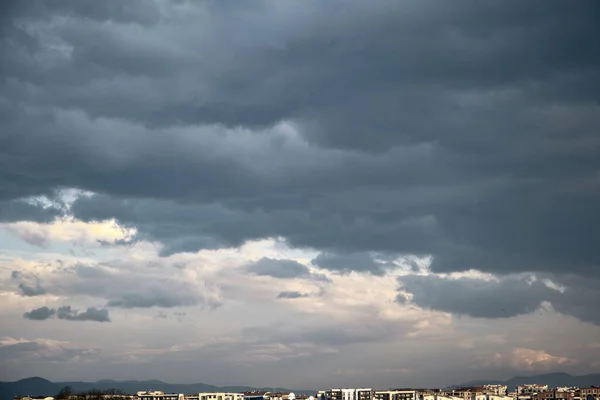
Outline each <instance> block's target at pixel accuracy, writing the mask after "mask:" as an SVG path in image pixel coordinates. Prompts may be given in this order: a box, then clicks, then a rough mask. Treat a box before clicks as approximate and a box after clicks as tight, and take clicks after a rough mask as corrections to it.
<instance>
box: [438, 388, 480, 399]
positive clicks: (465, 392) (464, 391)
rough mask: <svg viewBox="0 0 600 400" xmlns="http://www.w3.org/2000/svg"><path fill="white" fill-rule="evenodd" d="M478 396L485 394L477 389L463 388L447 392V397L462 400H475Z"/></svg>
mask: <svg viewBox="0 0 600 400" xmlns="http://www.w3.org/2000/svg"><path fill="white" fill-rule="evenodd" d="M478 394H483V392H482V391H481V390H480V388H477V387H463V388H457V389H453V390H451V391H448V392H446V396H449V397H459V398H461V399H462V400H475V396H477V395H478Z"/></svg>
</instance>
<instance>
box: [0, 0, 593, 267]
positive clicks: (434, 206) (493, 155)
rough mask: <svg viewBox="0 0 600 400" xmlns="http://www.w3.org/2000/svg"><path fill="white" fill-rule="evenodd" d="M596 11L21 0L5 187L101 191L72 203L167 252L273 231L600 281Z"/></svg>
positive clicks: (12, 43)
mask: <svg viewBox="0 0 600 400" xmlns="http://www.w3.org/2000/svg"><path fill="white" fill-rule="evenodd" d="M179 7H184V8H179ZM598 10H599V8H598V6H597V5H596V4H593V5H592V4H591V3H578V4H577V5H575V6H573V5H571V4H570V5H569V6H566V5H564V4H562V3H560V2H553V1H550V2H532V3H529V4H525V5H523V4H522V2H518V1H505V2H502V3H500V4H490V3H483V4H473V3H472V2H459V3H458V4H455V3H453V4H452V5H451V6H450V5H444V6H441V7H440V5H439V4H438V3H437V2H432V1H422V2H418V3H415V4H412V3H411V4H407V3H402V2H400V3H395V2H382V3H378V4H377V5H371V6H369V7H366V6H364V4H362V2H360V1H344V2H337V1H336V2H332V3H329V4H327V5H323V4H322V3H321V2H310V1H309V2H301V3H298V2H285V3H282V5H281V6H278V7H273V6H272V4H271V3H269V2H257V3H252V5H235V4H233V3H228V4H227V5H216V4H204V3H202V4H200V3H198V4H195V3H191V2H190V3H186V4H185V5H184V6H182V5H173V7H171V8H164V9H159V8H155V7H154V5H152V4H151V5H147V3H146V2H133V3H132V4H131V5H127V6H123V5H118V4H117V3H106V4H103V3H100V2H99V3H98V4H97V5H94V6H93V7H87V6H82V5H79V4H76V3H74V2H52V3H49V4H48V5H44V6H40V5H37V6H32V5H28V4H26V3H23V4H22V5H21V4H19V6H18V7H13V8H11V10H10V13H9V15H10V16H9V17H5V18H8V19H9V20H10V21H14V22H18V23H15V24H6V25H7V26H12V28H10V29H5V30H3V32H2V36H1V37H0V40H1V44H0V52H1V53H0V56H2V55H4V56H3V57H2V59H3V60H4V59H6V60H7V62H6V63H3V66H2V70H1V71H0V72H1V73H2V74H3V76H4V77H5V79H4V80H3V81H2V82H3V83H2V92H3V93H5V95H4V98H5V99H6V100H5V101H3V102H2V103H1V104H0V120H2V128H3V129H2V130H1V132H2V134H1V136H0V141H1V143H2V146H1V148H2V153H1V155H2V160H3V161H4V162H3V163H2V164H1V165H2V172H3V174H2V175H1V178H0V179H1V181H0V198H2V199H6V201H12V200H14V199H18V198H22V197H26V196H31V195H35V194H41V193H50V192H51V191H52V190H54V189H56V188H62V187H75V188H80V189H86V190H91V191H93V192H97V193H101V194H102V195H98V196H93V197H91V198H87V197H86V198H80V199H79V200H78V201H76V203H75V204H74V205H73V208H72V213H73V214H74V215H75V216H76V217H77V218H80V219H82V220H85V221H90V220H98V219H110V218H116V219H117V220H118V221H119V222H121V223H123V224H124V225H128V226H136V228H138V236H137V237H136V240H144V239H148V240H153V241H159V242H161V243H163V245H164V247H163V248H162V254H163V255H165V256H167V255H170V254H174V253H178V252H193V251H197V250H199V249H212V248H220V247H231V246H239V245H240V244H243V243H244V242H245V241H247V240H252V239H261V238H266V237H282V238H284V239H285V240H286V243H288V244H289V245H291V246H295V247H309V248H313V249H317V250H322V251H324V252H325V253H326V254H348V253H357V254H361V253H366V252H384V253H385V252H389V253H393V254H414V255H433V256H434V262H433V264H432V266H431V269H432V270H433V271H437V272H448V271H462V270H467V269H471V268H473V269H479V270H484V271H490V272H494V273H500V274H507V273H513V272H522V271H531V270H534V271H536V272H541V271H551V272H554V273H559V274H560V273H562V272H564V271H565V266H566V265H568V266H569V271H570V272H573V273H575V274H578V275H580V276H596V277H597V276H598V268H596V265H598V262H600V249H599V248H598V246H596V245H595V241H594V238H595V237H597V236H598V227H599V226H600V205H599V203H598V201H597V196H598V193H599V192H598V185H597V176H596V171H597V170H598V169H599V168H600V156H599V154H598V139H597V134H596V132H597V126H598V123H599V122H600V121H599V120H598V113H597V100H598V93H600V86H599V83H598V82H600V79H598V78H599V73H598V70H599V68H598V67H599V66H600V59H599V57H598V52H597V51H596V49H595V47H594V43H593V41H589V40H588V38H589V37H595V36H598V35H597V33H598V32H597V29H598V24H597V23H596V20H597V18H596V17H597V16H598ZM161 12H164V13H165V14H162V15H160V13H161ZM157 13H158V14H159V15H158V17H157ZM61 15H62V16H70V18H55V19H52V21H54V22H53V23H52V24H50V23H49V21H50V20H51V18H52V17H53V16H61ZM106 19H111V20H112V23H111V25H110V27H108V26H107V25H106V24H102V23H101V22H102V21H105V20H106ZM204 19H206V20H210V21H211V23H210V24H208V23H207V24H198V23H197V21H198V20H204ZM564 21H568V22H564ZM59 22H60V23H59ZM130 22H135V23H138V24H143V25H144V28H143V29H144V32H145V35H138V34H135V33H134V32H137V31H136V29H138V28H139V27H132V24H131V23H130ZM20 27H26V28H27V27H28V28H31V29H25V28H23V29H21V28H20ZM42 32H43V33H42ZM248 32H251V33H250V34H249V33H248ZM47 43H60V44H61V45H60V46H48V45H47ZM91 43H93V46H92V45H91ZM57 48H61V49H65V50H64V52H62V50H61V51H58V50H56V49H57ZM198 54H202V55H203V56H202V57H198V56H197V55H198ZM239 59H243V60H244V68H241V67H240V64H239ZM465 60H468V62H465ZM32 87H35V88H36V89H35V90H30V88H32ZM282 121H286V123H287V124H288V125H289V126H287V127H285V126H283V127H282V126H281V125H282ZM278 124H279V125H278ZM283 125H284V124H283ZM292 129H293V130H294V132H293V133H290V132H289V131H290V130H292ZM22 132H26V134H22ZM238 143H239V144H238ZM23 154H26V155H27V156H26V157H24V156H23ZM148 177H152V180H151V182H149V180H148V179H149V178H148ZM28 212H29V211H28ZM40 218H42V217H40ZM44 218H48V217H44ZM326 264H327V265H333V264H331V263H329V264H328V263H326ZM346 265H349V264H348V263H346ZM361 265H362V266H363V269H362V270H361V271H363V272H368V271H370V272H372V273H375V274H381V273H382V271H383V270H384V269H382V266H381V265H378V264H377V263H375V264H368V263H362V264H361ZM367 265H370V268H369V267H367ZM359 267H360V266H359V265H357V266H354V267H353V268H359ZM332 268H335V266H333V267H332Z"/></svg>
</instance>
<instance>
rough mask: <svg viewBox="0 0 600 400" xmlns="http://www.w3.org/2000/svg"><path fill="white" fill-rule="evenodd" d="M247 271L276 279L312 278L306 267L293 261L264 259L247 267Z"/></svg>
mask: <svg viewBox="0 0 600 400" xmlns="http://www.w3.org/2000/svg"><path fill="white" fill-rule="evenodd" d="M246 270H247V271H248V272H250V273H253V274H255V275H263V276H272V277H274V278H281V279H290V278H308V277H310V276H311V273H310V270H309V269H308V267H307V266H306V265H303V264H300V263H299V262H297V261H293V260H277V259H272V258H267V257H263V258H261V259H260V260H258V261H256V262H255V263H253V264H250V265H248V266H247V267H246Z"/></svg>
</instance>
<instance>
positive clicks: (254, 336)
mask: <svg viewBox="0 0 600 400" xmlns="http://www.w3.org/2000/svg"><path fill="white" fill-rule="evenodd" d="M408 332H410V327H409V326H408V325H406V326H404V325H402V324H398V323H397V322H394V323H387V322H382V321H377V322H376V323H373V324H368V325H367V324H357V325H352V326H348V325H344V326H340V325H339V324H335V323H331V322H323V323H321V324H319V326H316V327H315V326H311V327H304V326H302V325H301V324H300V323H298V322H296V323H286V324H284V323H281V324H276V325H275V324H274V325H272V326H271V325H269V326H255V327H248V328H244V329H243V330H242V334H243V336H244V337H245V338H247V339H248V340H257V341H265V342H267V343H269V342H270V343H284V344H290V343H311V344H314V345H318V346H331V347H338V346H346V345H351V344H357V343H373V342H381V341H384V340H389V339H391V338H394V337H398V336H402V335H404V334H406V333H408Z"/></svg>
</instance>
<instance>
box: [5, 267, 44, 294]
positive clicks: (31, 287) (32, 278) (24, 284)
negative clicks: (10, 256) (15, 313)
mask: <svg viewBox="0 0 600 400" xmlns="http://www.w3.org/2000/svg"><path fill="white" fill-rule="evenodd" d="M10 277H11V280H13V281H15V282H18V283H19V284H18V287H19V290H20V291H21V294H22V295H23V296H27V297H34V296H41V295H44V294H46V293H47V290H46V289H45V288H44V287H43V286H42V285H41V284H40V280H39V278H38V277H37V276H36V275H32V274H23V273H22V272H20V271H12V272H11V275H10Z"/></svg>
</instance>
